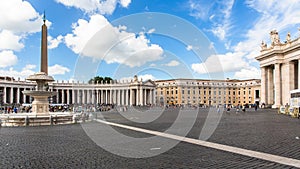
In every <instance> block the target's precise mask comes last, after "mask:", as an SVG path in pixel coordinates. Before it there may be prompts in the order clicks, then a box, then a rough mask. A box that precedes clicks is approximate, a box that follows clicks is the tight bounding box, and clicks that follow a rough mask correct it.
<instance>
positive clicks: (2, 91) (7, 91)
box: [0, 85, 33, 104]
mask: <svg viewBox="0 0 300 169" xmlns="http://www.w3.org/2000/svg"><path fill="white" fill-rule="evenodd" d="M24 90H33V88H31V87H21V86H17V87H14V86H1V85H0V103H1V104H23V103H30V102H31V100H32V98H31V97H30V96H26V95H24V94H23V93H22V92H23V91H24Z"/></svg>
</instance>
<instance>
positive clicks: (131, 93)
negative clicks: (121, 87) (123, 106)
mask: <svg viewBox="0 0 300 169" xmlns="http://www.w3.org/2000/svg"><path fill="white" fill-rule="evenodd" d="M129 90H130V91H129V92H130V93H129V94H130V96H129V97H130V98H129V104H130V106H131V105H132V104H133V103H132V99H133V90H132V89H129Z"/></svg>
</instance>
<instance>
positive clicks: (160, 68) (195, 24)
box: [0, 0, 300, 81]
mask: <svg viewBox="0 0 300 169" xmlns="http://www.w3.org/2000/svg"><path fill="white" fill-rule="evenodd" d="M44 13H45V15H46V20H47V21H46V25H47V27H48V64H49V75H51V76H53V77H54V79H56V80H60V81H62V80H64V81H68V80H69V81H72V80H80V81H81V80H82V81H87V80H89V79H91V78H92V77H94V76H103V77H105V76H108V77H112V78H113V79H117V80H128V79H131V78H132V77H133V76H134V75H138V76H139V78H142V79H143V80H147V79H152V80H162V79H173V78H197V79H226V78H230V79H251V78H255V79H259V78H260V68H259V63H258V62H257V61H256V60H255V57H256V56H258V55H259V54H260V49H261V48H260V44H261V42H262V41H264V42H266V43H267V44H268V45H269V44H270V37H269V36H270V35H269V33H270V31H271V30H274V29H275V30H277V31H278V32H279V36H280V39H281V41H282V42H284V41H285V38H286V35H287V33H288V32H290V34H291V38H292V39H296V38H298V37H299V35H300V34H299V30H298V28H299V27H300V1H299V0H286V1H278V0H245V1H234V0H223V1H222V0H216V1H213V0H212V1H207V0H47V1H41V0H9V1H8V0H6V1H5V0H1V1H0V74H1V75H0V76H12V77H14V78H15V79H17V78H21V79H25V78H26V77H28V76H29V75H31V74H34V73H35V72H39V70H40V45H41V26H42V24H43V15H44Z"/></svg>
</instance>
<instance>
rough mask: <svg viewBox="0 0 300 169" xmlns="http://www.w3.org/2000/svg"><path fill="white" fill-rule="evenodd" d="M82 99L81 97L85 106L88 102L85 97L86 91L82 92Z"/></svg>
mask: <svg viewBox="0 0 300 169" xmlns="http://www.w3.org/2000/svg"><path fill="white" fill-rule="evenodd" d="M81 95H82V97H81V99H82V104H85V102H86V97H85V90H82V94H81Z"/></svg>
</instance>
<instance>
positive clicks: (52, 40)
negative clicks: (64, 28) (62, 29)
mask: <svg viewBox="0 0 300 169" xmlns="http://www.w3.org/2000/svg"><path fill="white" fill-rule="evenodd" d="M62 41H63V36H62V35H59V36H57V37H56V38H53V37H52V36H48V42H49V44H48V48H49V49H54V48H57V47H58V45H59V44H60V43H61V42H62Z"/></svg>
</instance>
